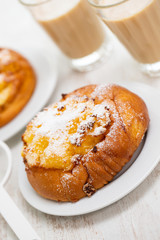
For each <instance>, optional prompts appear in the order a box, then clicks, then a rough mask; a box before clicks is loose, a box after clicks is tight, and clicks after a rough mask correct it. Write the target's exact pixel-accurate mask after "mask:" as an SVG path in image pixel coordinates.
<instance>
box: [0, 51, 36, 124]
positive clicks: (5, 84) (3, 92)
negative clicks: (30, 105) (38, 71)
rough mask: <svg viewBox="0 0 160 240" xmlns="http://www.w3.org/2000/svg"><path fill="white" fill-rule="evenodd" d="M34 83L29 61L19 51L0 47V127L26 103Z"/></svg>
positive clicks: (33, 74) (34, 79) (34, 78)
mask: <svg viewBox="0 0 160 240" xmlns="http://www.w3.org/2000/svg"><path fill="white" fill-rule="evenodd" d="M35 84H36V77H35V73H34V71H33V69H32V67H31V65H30V64H29V62H28V61H27V60H26V59H25V58H24V57H22V56H21V55H20V54H19V53H17V52H15V51H13V50H10V49H6V48H0V127H2V126H4V125H5V124H7V123H8V122H10V121H11V120H12V119H13V118H14V117H15V116H16V115H17V114H18V113H19V112H20V111H21V110H22V109H23V107H24V106H25V105H26V103H27V102H28V101H29V99H30V97H31V96H32V93H33V91H34V88H35Z"/></svg>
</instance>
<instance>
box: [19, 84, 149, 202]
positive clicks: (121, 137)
mask: <svg viewBox="0 0 160 240" xmlns="http://www.w3.org/2000/svg"><path fill="white" fill-rule="evenodd" d="M148 124H149V116H148V111H147V108H146V105H145V103H144V102H143V100H142V99H141V98H140V97H138V96H137V95H135V94H133V93H132V92H130V91H128V90H127V89H125V88H122V87H120V86H117V85H108V86H107V85H89V86H85V87H83V88H80V89H78V90H75V91H73V92H72V93H70V94H66V95H65V94H63V95H62V99H61V101H60V102H58V103H55V104H53V105H51V106H49V107H48V108H46V109H44V111H42V112H40V113H39V114H38V115H37V116H36V117H35V118H34V119H33V120H32V121H31V122H30V124H29V125H28V126H27V129H26V131H25V133H24V135H23V137H22V139H23V143H24V147H23V150H22V156H23V158H24V163H25V166H26V173H27V176H28V180H29V182H30V184H31V185H32V187H33V188H34V189H35V191H36V192H37V193H39V194H40V195H41V196H43V197H45V198H48V199H52V200H57V201H72V202H74V201H77V200H79V199H80V198H83V197H85V196H91V195H92V194H93V193H94V192H95V191H96V190H97V189H99V188H102V187H103V186H104V185H105V184H107V183H108V182H110V181H112V179H113V177H114V176H115V175H116V174H117V173H118V172H119V171H120V170H121V169H122V167H123V166H124V165H125V164H126V163H127V162H128V161H129V160H130V159H131V157H132V155H133V153H134V152H135V150H136V149H137V147H138V146H139V144H140V142H141V140H142V138H143V136H144V134H145V132H146V130H147V128H148Z"/></svg>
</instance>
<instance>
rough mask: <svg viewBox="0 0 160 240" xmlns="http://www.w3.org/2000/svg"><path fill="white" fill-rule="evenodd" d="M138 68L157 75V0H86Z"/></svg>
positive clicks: (159, 25)
mask: <svg viewBox="0 0 160 240" xmlns="http://www.w3.org/2000/svg"><path fill="white" fill-rule="evenodd" d="M88 1H89V3H90V4H91V5H92V6H94V7H95V8H96V10H97V13H98V14H99V15H100V16H101V18H102V19H103V21H104V22H105V23H106V25H107V26H108V27H109V28H110V29H111V31H112V32H113V33H114V34H115V35H116V36H117V37H118V38H119V40H120V41H121V42H122V43H123V44H124V46H125V47H126V48H127V49H128V51H129V52H130V53H131V55H132V56H133V57H134V58H135V59H136V60H137V61H138V62H139V63H140V67H141V69H142V70H143V71H144V72H145V73H147V74H149V75H151V76H158V75H160V0H121V1H120V0H99V1H97V0H88Z"/></svg>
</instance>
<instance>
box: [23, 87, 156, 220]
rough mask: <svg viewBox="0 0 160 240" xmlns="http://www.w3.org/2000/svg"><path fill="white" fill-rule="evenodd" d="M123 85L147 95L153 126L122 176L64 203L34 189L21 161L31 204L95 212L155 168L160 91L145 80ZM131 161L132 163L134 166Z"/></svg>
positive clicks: (55, 210) (61, 212) (69, 212)
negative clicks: (92, 193)
mask: <svg viewBox="0 0 160 240" xmlns="http://www.w3.org/2000/svg"><path fill="white" fill-rule="evenodd" d="M121 85H123V84H121ZM123 86H124V87H127V88H128V89H129V90H131V91H133V92H135V93H136V94H138V95H139V96H141V97H142V98H143V99H144V101H145V102H146V105H147V107H148V110H149V115H150V126H149V129H148V131H147V134H146V136H145V138H144V139H143V141H142V143H141V145H140V147H139V149H138V152H136V153H135V154H134V156H133V158H132V160H131V162H130V163H128V165H126V166H125V168H124V169H123V170H122V172H121V174H119V175H121V176H119V177H118V178H116V179H115V180H114V181H112V182H111V183H109V184H108V185H106V186H104V187H103V188H101V189H100V190H98V191H97V192H96V193H95V194H94V195H92V196H91V197H90V198H87V197H85V198H83V199H81V200H79V201H78V202H76V203H61V202H56V201H50V200H47V199H44V198H42V197H40V196H39V195H38V194H37V193H36V192H35V191H34V190H33V189H32V187H31V185H30V184H29V182H28V180H27V177H26V173H25V170H24V164H23V163H22V162H21V164H20V168H19V187H20V190H21V192H22V195H23V196H24V198H25V199H26V201H27V202H28V203H29V204H30V205H31V206H33V207H34V208H36V209H38V210H40V211H42V212H44V213H47V214H51V215H58V216H74V215H81V214H86V213H89V212H93V211H96V210H99V209H101V208H104V207H106V206H109V205H110V204H112V203H114V202H116V201H117V200H119V199H121V198H123V197H124V196H125V195H127V194H128V193H130V192H131V191H132V190H133V189H135V188H136V187H137V186H138V185H139V184H140V183H142V181H143V180H144V179H145V178H146V177H147V176H148V175H149V174H150V173H151V171H152V170H153V169H154V168H155V166H156V165H157V163H158V162H159V158H160V147H159V143H160V134H159V133H160V124H159V122H160V111H157V103H159V102H160V94H159V93H158V92H157V91H156V90H154V89H153V88H151V87H149V86H147V85H144V84H139V83H133V84H127V85H123ZM131 163H132V166H130V165H131ZM127 168H128V169H127ZM122 173H123V174H122Z"/></svg>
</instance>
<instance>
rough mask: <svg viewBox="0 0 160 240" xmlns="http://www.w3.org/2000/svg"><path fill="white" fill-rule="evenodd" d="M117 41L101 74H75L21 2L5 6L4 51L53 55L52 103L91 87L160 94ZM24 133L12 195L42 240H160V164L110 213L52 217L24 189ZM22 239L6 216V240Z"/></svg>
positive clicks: (14, 141)
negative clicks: (33, 49) (132, 85)
mask: <svg viewBox="0 0 160 240" xmlns="http://www.w3.org/2000/svg"><path fill="white" fill-rule="evenodd" d="M112 39H113V43H114V51H113V52H112V55H111V56H110V57H109V58H108V59H106V60H105V62H104V63H103V64H102V65H101V66H100V67H99V68H97V69H95V70H94V71H92V72H88V73H77V72H74V71H72V70H71V69H70V67H69V65H68V63H67V61H66V59H65V58H64V57H63V56H62V55H61V53H60V52H59V50H58V49H57V47H56V46H55V45H54V44H53V42H52V41H51V40H50V39H49V37H48V36H47V35H46V34H45V33H44V32H43V30H42V29H41V28H40V27H39V26H38V24H37V23H36V22H35V21H34V20H33V19H32V18H31V16H30V14H29V12H28V11H26V9H24V7H22V6H21V5H20V4H19V3H18V1H16V0H3V1H2V0H1V1H0V46H2V47H3V46H8V47H14V46H17V45H23V44H24V45H38V46H42V45H43V46H45V47H46V48H48V49H49V50H50V51H53V56H54V57H53V61H54V62H56V63H57V67H58V69H59V79H58V84H57V87H56V89H55V91H54V93H53V95H52V98H51V99H50V102H53V101H55V100H58V99H59V98H60V94H61V93H66V92H69V91H71V90H73V89H75V88H78V87H80V86H83V85H86V84H91V83H107V82H113V81H114V82H116V81H139V82H145V83H147V84H150V85H152V86H154V87H155V88H160V78H156V79H151V78H149V77H147V76H145V75H143V74H141V73H140V72H139V71H138V69H137V66H136V64H135V62H134V61H133V59H132V58H131V57H130V56H129V54H128V53H127V51H126V50H125V49H124V48H123V47H122V46H121V44H120V43H119V42H118V41H117V40H116V39H114V38H112ZM158 104H159V103H157V108H158ZM23 131H24V129H23V130H22V131H21V132H20V133H18V134H17V135H16V136H14V137H13V138H11V139H10V140H8V141H7V144H8V145H9V147H10V148H11V150H12V154H13V161H14V164H13V171H12V175H11V178H10V180H9V182H8V184H7V185H6V190H7V191H8V193H9V194H10V196H11V197H12V199H13V200H14V202H15V203H16V204H17V205H18V206H19V208H20V209H21V211H22V212H23V214H24V215H25V217H26V218H27V219H28V220H29V222H30V223H31V224H32V226H33V227H34V229H35V230H36V231H37V233H38V234H39V236H40V237H41V239H42V240H52V239H57V240H75V239H78V240H85V239H87V240H102V239H109V240H110V239H112V240H132V239H136V240H159V239H160V225H159V223H160V164H159V165H158V166H157V167H156V168H155V169H154V171H153V172H152V173H151V174H150V176H149V177H148V178H147V179H146V180H145V181H144V182H143V183H142V184H141V185H140V186H139V187H138V188H137V189H135V190H134V191H133V192H131V193H130V194H129V195H127V196H126V197H124V198H123V199H121V200H120V201H118V202H117V203H115V204H113V205H111V206H109V207H106V208H105V209H102V210H100V211H97V212H94V213H91V214H87V215H84V216H77V217H55V216H49V215H46V214H43V213H41V212H39V211H37V210H35V209H34V208H32V207H31V206H29V204H28V203H27V202H26V201H25V200H24V199H23V197H22V195H21V193H20V190H19V188H18V178H17V174H18V163H19V161H22V159H21V156H20V149H21V140H20V139H21V135H22V133H23ZM157 134H158V133H157ZM151 151H152V146H151ZM15 221H16V216H15ZM16 239H17V238H16V236H15V234H14V233H13V232H12V230H11V229H10V227H9V226H8V224H7V223H6V222H5V220H4V219H3V218H2V217H1V215H0V240H16Z"/></svg>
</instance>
